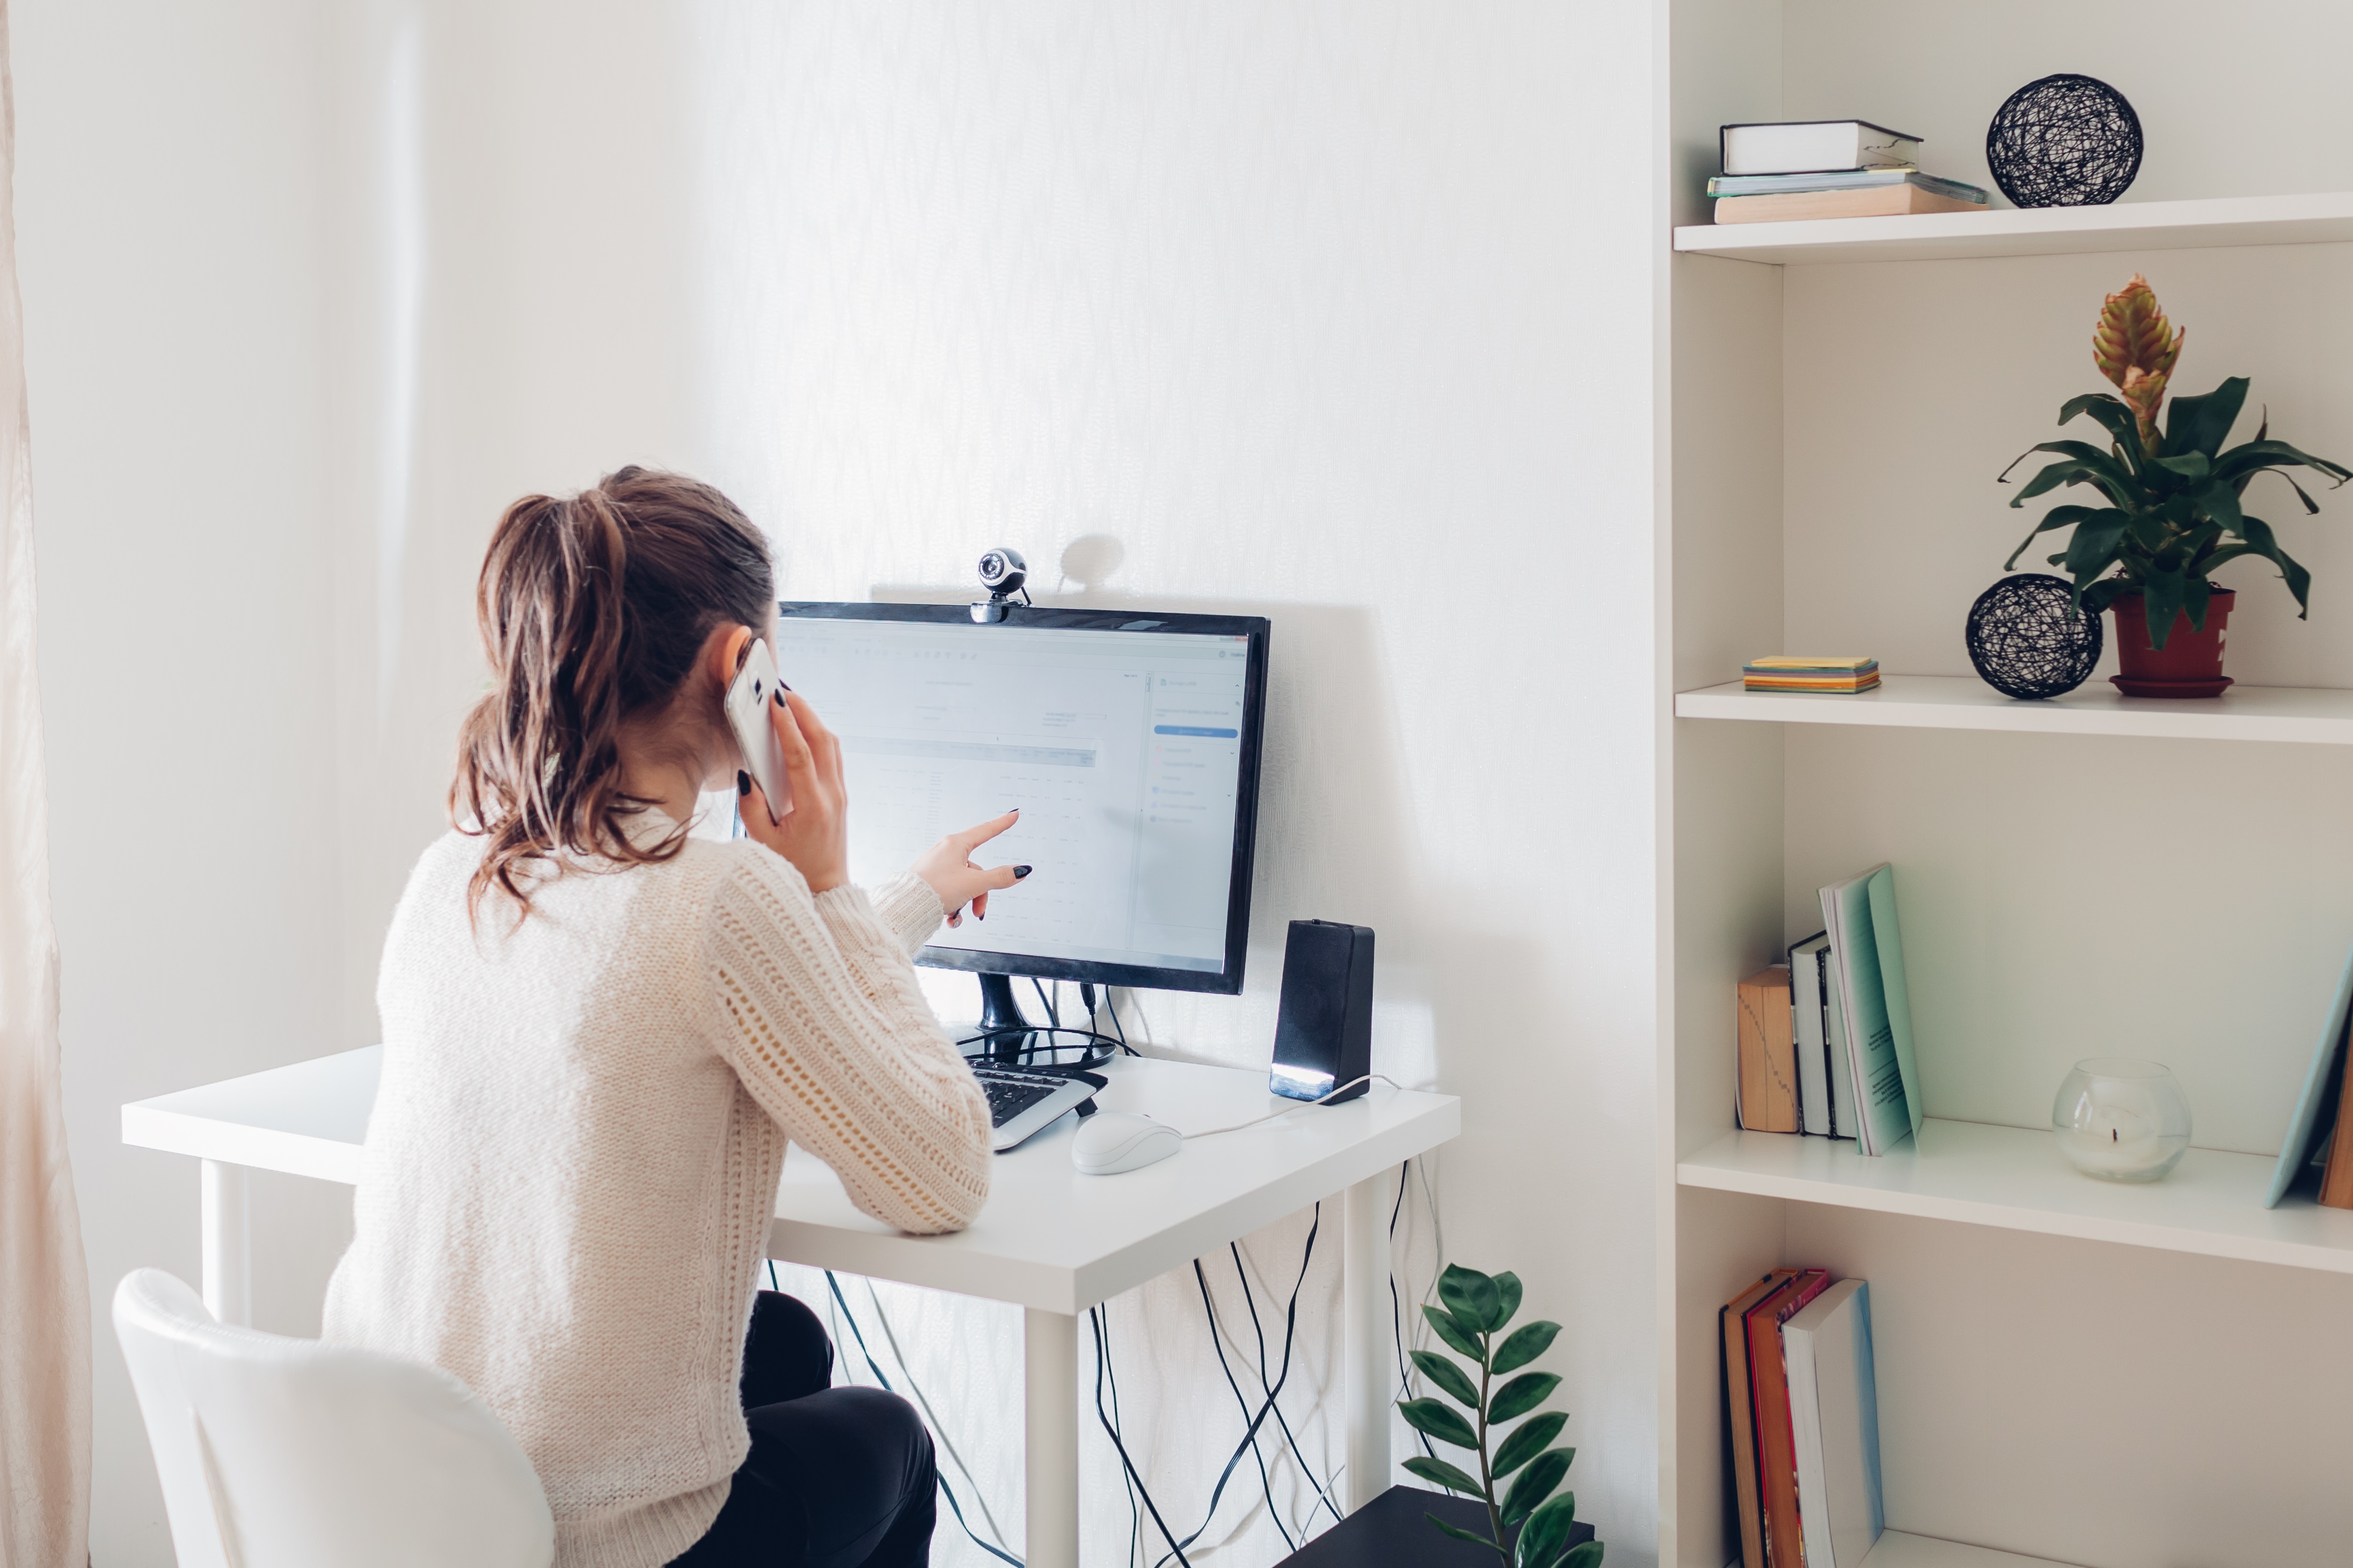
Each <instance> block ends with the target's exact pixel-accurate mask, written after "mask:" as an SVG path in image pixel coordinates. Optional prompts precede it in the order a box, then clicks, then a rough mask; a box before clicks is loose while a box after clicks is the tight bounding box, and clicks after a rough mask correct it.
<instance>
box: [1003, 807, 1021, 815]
mask: <svg viewBox="0 0 2353 1568" xmlns="http://www.w3.org/2000/svg"><path fill="white" fill-rule="evenodd" d="M1005 815H1006V816H1020V815H1021V808H1020V807H1019V806H1018V805H1017V806H1015V807H1014V808H1013V809H1012V810H1011V811H1008V812H1007V813H1006V814H1005Z"/></svg>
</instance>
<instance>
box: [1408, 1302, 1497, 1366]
mask: <svg viewBox="0 0 2353 1568" xmlns="http://www.w3.org/2000/svg"><path fill="white" fill-rule="evenodd" d="M1421 1315H1422V1316H1423V1317H1425V1318H1427V1319H1429V1320H1430V1327H1431V1328H1433V1329H1435V1330H1437V1331H1438V1337H1439V1338H1440V1339H1441V1340H1444V1341H1445V1342H1447V1343H1448V1344H1449V1345H1451V1346H1452V1347H1453V1348H1454V1350H1455V1352H1457V1353H1458V1354H1461V1355H1467V1356H1469V1357H1470V1358H1471V1359H1472V1361H1475V1362H1477V1363H1479V1364H1480V1365H1481V1366H1484V1365H1486V1364H1487V1352H1485V1351H1483V1350H1481V1349H1480V1348H1479V1337H1478V1335H1477V1334H1475V1333H1473V1332H1472V1331H1471V1330H1469V1329H1466V1328H1464V1327H1463V1326H1462V1325H1461V1323H1460V1322H1458V1321H1455V1317H1454V1314H1453V1313H1451V1312H1450V1311H1448V1310H1446V1309H1445V1308H1443V1307H1431V1306H1424V1307H1423V1308H1422V1310H1421Z"/></svg>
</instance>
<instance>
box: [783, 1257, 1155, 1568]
mask: <svg viewBox="0 0 2353 1568" xmlns="http://www.w3.org/2000/svg"><path fill="white" fill-rule="evenodd" d="M825 1282H826V1284H827V1285H828V1287H830V1288H831V1289H832V1291H833V1300H834V1303H835V1305H837V1306H839V1308H840V1309H841V1317H842V1321H844V1322H846V1323H848V1324H849V1335H850V1338H852V1339H854V1340H856V1341H857V1342H858V1353H859V1354H860V1355H861V1356H864V1357H865V1358H866V1370H867V1371H868V1372H871V1373H873V1374H874V1381H875V1382H877V1383H879V1384H881V1385H882V1391H883V1392H884V1393H885V1394H896V1393H898V1392H899V1391H898V1390H897V1389H895V1388H892V1386H891V1380H890V1379H889V1378H887V1377H885V1376H883V1375H882V1369H881V1366H879V1365H877V1364H876V1363H875V1360H874V1352H872V1351H871V1350H868V1349H867V1348H866V1334H865V1331H863V1330H861V1329H860V1327H859V1326H858V1314H857V1313H855V1312H852V1311H851V1310H849V1301H848V1300H847V1299H845V1298H844V1297H843V1295H842V1293H841V1281H840V1280H839V1279H835V1278H834V1277H833V1270H832V1269H830V1268H828V1269H827V1270H826V1271H825ZM932 1475H933V1478H934V1479H936V1480H937V1481H938V1482H939V1483H940V1495H941V1496H943V1497H944V1498H946V1499H947V1500H948V1511H949V1512H951V1513H953V1514H955V1521H956V1524H957V1525H958V1526H959V1527H960V1528H961V1529H962V1530H963V1531H964V1532H965V1535H967V1536H969V1537H970V1538H971V1540H972V1543H973V1544H974V1545H975V1546H977V1547H979V1548H980V1549H981V1550H982V1551H983V1552H987V1553H988V1554H989V1555H990V1556H991V1557H994V1558H996V1559H997V1560H998V1561H999V1562H1003V1563H1011V1564H1013V1568H1022V1563H1021V1559H1019V1558H1018V1557H1016V1556H1014V1555H1013V1553H1011V1552H1008V1551H1006V1550H1005V1549H1004V1548H1003V1547H999V1546H991V1545H990V1544H989V1543H988V1542H986V1541H983V1540H982V1539H981V1538H980V1537H979V1536H978V1535H977V1534H976V1533H974V1531H973V1528H972V1526H971V1525H970V1524H969V1523H967V1522H965V1517H964V1505H963V1504H962V1503H960V1502H958V1501H956V1495H955V1488H954V1487H952V1486H950V1485H948V1479H947V1477H946V1476H944V1475H942V1474H941V1473H940V1470H939V1468H938V1467H937V1466H934V1467H933V1469H932ZM1188 1568H1189V1565H1188Z"/></svg>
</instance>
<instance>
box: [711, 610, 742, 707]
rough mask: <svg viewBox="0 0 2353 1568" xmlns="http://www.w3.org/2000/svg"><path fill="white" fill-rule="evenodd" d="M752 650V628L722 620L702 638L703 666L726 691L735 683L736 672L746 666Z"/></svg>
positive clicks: (720, 687)
mask: <svg viewBox="0 0 2353 1568" xmlns="http://www.w3.org/2000/svg"><path fill="white" fill-rule="evenodd" d="M751 652H752V628H751V627H749V626H742V625H738V624H737V623H735V622H733V621H722V622H721V623H720V624H719V625H717V626H713V627H712V628H711V635H710V636H709V637H705V638H703V639H702V667H703V668H704V669H705V670H707V671H708V672H709V673H710V675H711V679H712V680H714V681H716V682H717V683H718V686H719V689H720V690H721V691H722V692H724V691H725V690H726V689H728V688H729V687H730V686H732V685H733V684H734V683H735V672H736V671H737V670H739V669H741V668H744V659H745V658H749V657H750V655H751Z"/></svg>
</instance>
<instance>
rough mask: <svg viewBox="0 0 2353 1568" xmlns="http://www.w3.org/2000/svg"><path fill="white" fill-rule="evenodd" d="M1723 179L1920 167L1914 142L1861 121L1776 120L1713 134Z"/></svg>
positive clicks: (1917, 145) (1728, 127) (1917, 142)
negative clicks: (1735, 176) (1716, 143)
mask: <svg viewBox="0 0 2353 1568" xmlns="http://www.w3.org/2000/svg"><path fill="white" fill-rule="evenodd" d="M1717 134H1718V137H1719V148H1720V151H1721V152H1722V153H1723V157H1724V173H1725V174H1814V173H1817V172H1820V171H1828V170H1832V169H1903V168H1912V167H1915V166H1916V165H1917V164H1918V163H1919V162H1920V138H1918V137H1917V136H1913V135H1909V134H1907V133H1906V132H1902V131H1890V130H1888V129H1887V127H1885V126H1884V125H1873V124H1872V123H1871V121H1867V120H1799V121H1777V122H1775V123H1771V124H1765V125H1726V126H1725V127H1723V128H1722V130H1721V131H1719V132H1718V133H1717Z"/></svg>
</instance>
